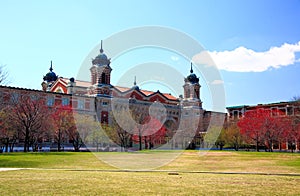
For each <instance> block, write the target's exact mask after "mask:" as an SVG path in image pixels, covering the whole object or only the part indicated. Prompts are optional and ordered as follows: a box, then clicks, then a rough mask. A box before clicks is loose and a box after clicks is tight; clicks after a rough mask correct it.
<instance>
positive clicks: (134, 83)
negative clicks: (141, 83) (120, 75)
mask: <svg viewBox="0 0 300 196" xmlns="http://www.w3.org/2000/svg"><path fill="white" fill-rule="evenodd" d="M133 85H134V86H136V76H134V82H133Z"/></svg>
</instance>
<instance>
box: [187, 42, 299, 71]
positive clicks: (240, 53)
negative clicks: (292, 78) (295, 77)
mask: <svg viewBox="0 0 300 196" xmlns="http://www.w3.org/2000/svg"><path fill="white" fill-rule="evenodd" d="M297 52H300V41H299V42H298V43H296V44H287V43H285V44H283V45H281V46H280V47H271V48H270V49H269V50H268V51H264V52H256V51H254V50H251V49H248V48H245V47H243V46H241V47H238V48H236V49H234V50H232V51H222V52H216V51H213V52H209V51H208V52H201V53H199V54H197V55H195V56H194V57H193V61H194V62H195V63H199V64H205V65H208V66H210V65H213V64H214V63H213V62H215V65H217V67H218V68H219V69H222V70H227V71H235V72H262V71H266V70H268V69H270V68H280V67H284V66H288V65H292V64H294V63H296V62H299V60H300V59H296V57H295V53H297Z"/></svg>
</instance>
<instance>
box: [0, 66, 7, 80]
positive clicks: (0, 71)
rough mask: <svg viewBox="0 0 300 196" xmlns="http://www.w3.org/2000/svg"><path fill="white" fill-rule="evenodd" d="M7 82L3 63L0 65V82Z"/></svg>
mask: <svg viewBox="0 0 300 196" xmlns="http://www.w3.org/2000/svg"><path fill="white" fill-rule="evenodd" d="M6 83H8V72H7V70H6V69H5V66H4V65H0V84H6Z"/></svg>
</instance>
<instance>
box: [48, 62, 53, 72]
mask: <svg viewBox="0 0 300 196" xmlns="http://www.w3.org/2000/svg"><path fill="white" fill-rule="evenodd" d="M49 70H50V71H51V72H52V71H53V68H52V61H51V65H50V69H49Z"/></svg>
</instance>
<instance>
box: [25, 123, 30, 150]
mask: <svg viewBox="0 0 300 196" xmlns="http://www.w3.org/2000/svg"><path fill="white" fill-rule="evenodd" d="M24 152H29V129H28V128H27V127H26V128H25V141H24Z"/></svg>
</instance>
